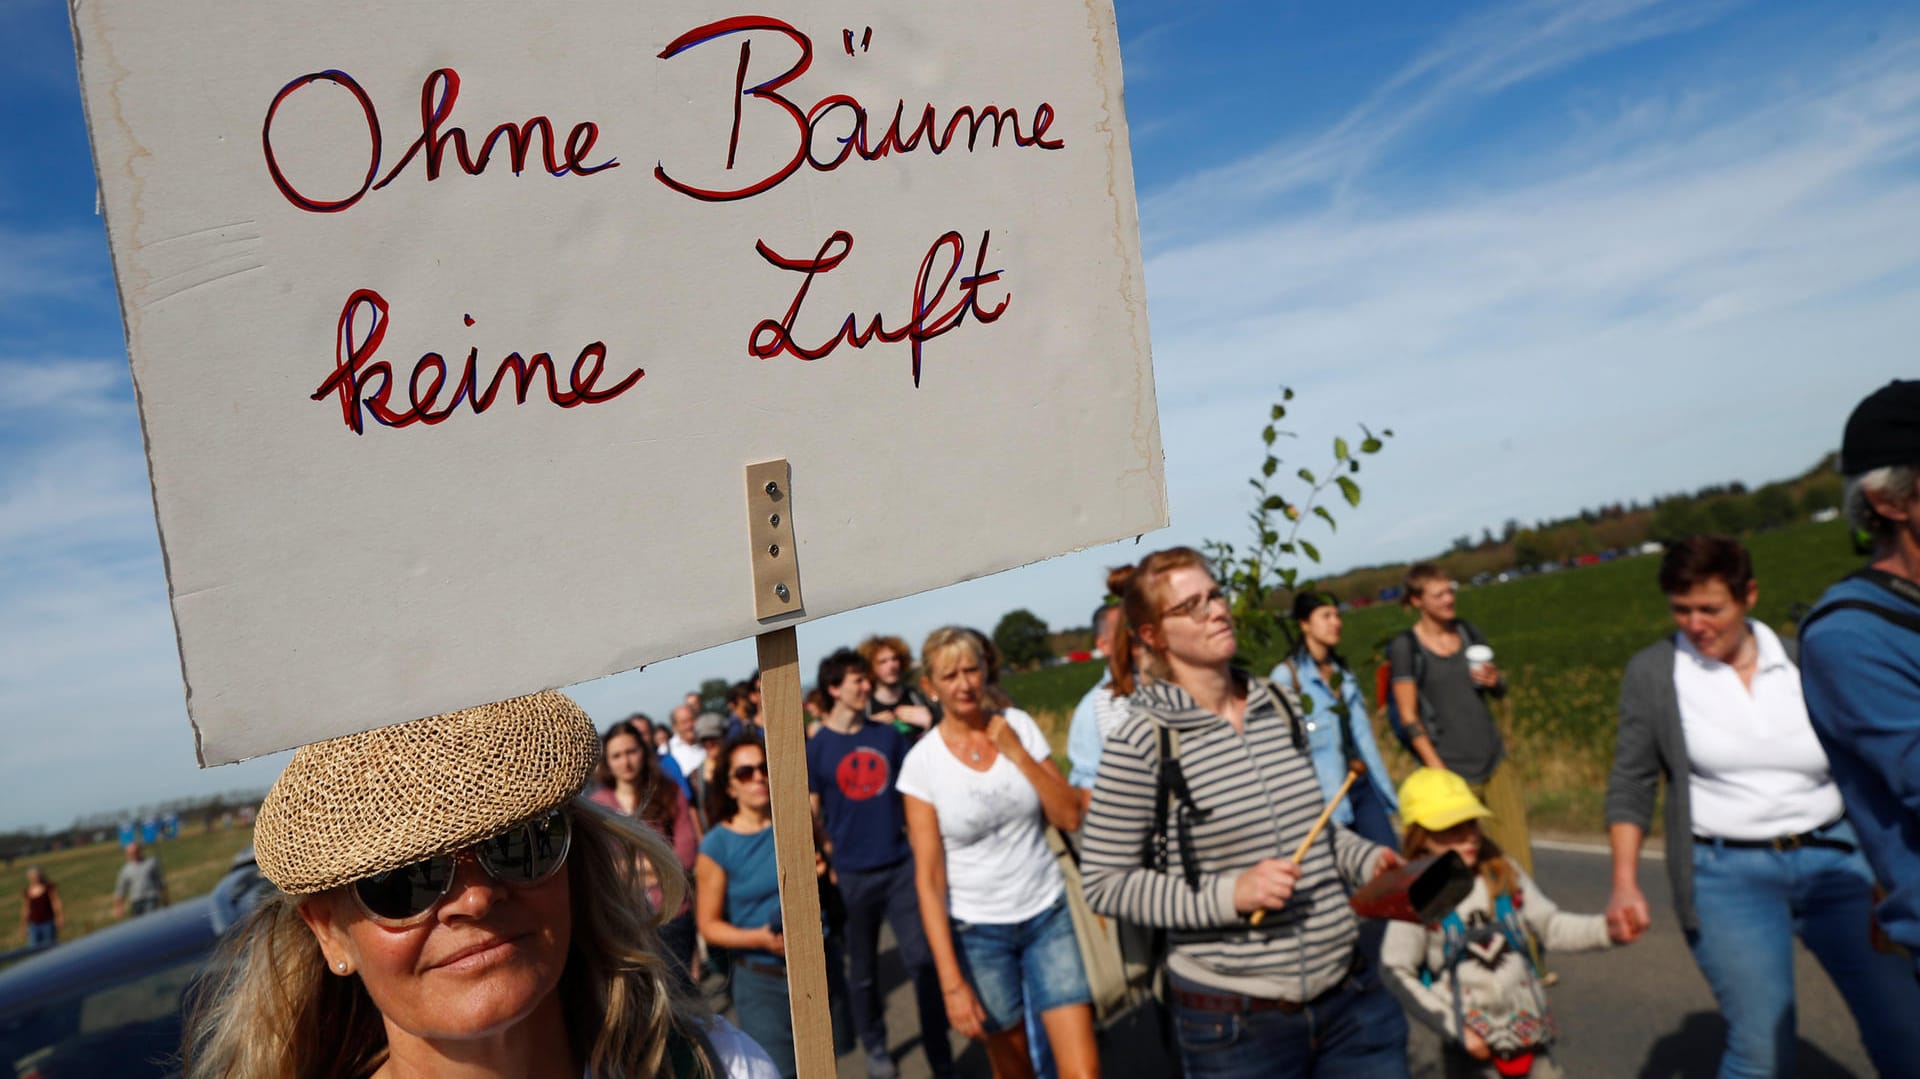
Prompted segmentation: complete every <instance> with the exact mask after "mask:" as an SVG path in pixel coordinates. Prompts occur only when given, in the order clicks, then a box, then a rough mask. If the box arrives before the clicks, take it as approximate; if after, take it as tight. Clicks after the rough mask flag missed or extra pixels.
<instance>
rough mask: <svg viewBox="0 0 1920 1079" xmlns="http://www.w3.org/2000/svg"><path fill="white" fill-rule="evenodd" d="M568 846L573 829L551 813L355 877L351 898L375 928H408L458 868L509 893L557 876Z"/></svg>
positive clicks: (562, 815)
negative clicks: (478, 873) (475, 871)
mask: <svg viewBox="0 0 1920 1079" xmlns="http://www.w3.org/2000/svg"><path fill="white" fill-rule="evenodd" d="M572 846H573V826H572V824H571V822H569V821H568V820H567V815H566V813H564V812H562V811H560V810H558V809H556V810H553V811H551V812H549V813H545V814H543V815H541V816H539V817H536V818H534V819H533V820H529V821H523V822H521V823H520V824H517V825H515V826H514V827H512V828H510V829H508V830H507V831H505V832H502V833H501V834H499V835H497V836H494V837H493V838H492V839H486V840H482V841H480V842H478V843H475V844H474V845H473V846H471V847H468V848H467V849H465V850H460V851H455V852H453V853H452V854H437V855H435V856H433V857H431V858H428V859H427V860H425V861H422V862H415V863H413V864H412V865H403V866H401V867H400V868H398V869H390V870H388V871H387V872H385V873H375V874H374V875H373V876H370V877H361V878H360V879H359V880H356V881H354V882H353V889H352V890H353V898H354V901H355V902H357V903H359V905H360V910H361V912H362V913H364V914H365V915H366V916H367V917H368V918H369V919H371V920H372V921H373V922H375V923H376V924H379V925H384V926H387V927H388V928H400V927H404V926H409V925H414V924H416V923H418V922H421V921H423V920H425V918H426V917H427V915H428V914H431V913H432V912H433V908H434V907H436V906H438V905H439V904H440V900H441V899H443V898H445V897H446V894H447V891H448V889H450V888H452V887H453V877H454V871H455V869H456V868H457V867H458V866H459V864H460V863H461V862H464V861H466V860H468V859H472V860H473V861H475V862H477V863H479V865H480V868H481V869H483V870H485V871H486V874H487V875H488V876H490V877H492V878H493V879H494V880H497V881H499V882H500V883H502V884H505V885H507V886H509V887H513V888H531V887H533V886H534V885H536V884H539V883H540V882H542V881H544V880H546V879H547V878H549V877H551V876H553V875H554V874H555V873H558V872H559V871H560V867H561V866H563V865H565V864H566V863H567V851H568V850H569V849H570V848H571V847H572Z"/></svg>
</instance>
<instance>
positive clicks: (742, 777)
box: [733, 761, 768, 783]
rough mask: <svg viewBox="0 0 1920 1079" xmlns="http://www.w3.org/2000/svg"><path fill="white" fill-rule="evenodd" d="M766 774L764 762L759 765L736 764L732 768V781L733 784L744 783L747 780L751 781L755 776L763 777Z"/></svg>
mask: <svg viewBox="0 0 1920 1079" xmlns="http://www.w3.org/2000/svg"><path fill="white" fill-rule="evenodd" d="M767 774H768V772H767V765H766V762H765V761H762V762H761V763H759V764H736V765H734V766H733V779H734V782H736V783H745V782H746V781H747V780H749V779H752V778H753V777H754V776H755V775H763V776H764V775H767Z"/></svg>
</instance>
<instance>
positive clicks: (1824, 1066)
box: [1640, 1012, 1854, 1079]
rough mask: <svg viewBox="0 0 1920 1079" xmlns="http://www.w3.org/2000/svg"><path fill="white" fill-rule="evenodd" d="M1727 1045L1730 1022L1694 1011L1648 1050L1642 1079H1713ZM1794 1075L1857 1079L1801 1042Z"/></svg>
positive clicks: (1824, 1055)
mask: <svg viewBox="0 0 1920 1079" xmlns="http://www.w3.org/2000/svg"><path fill="white" fill-rule="evenodd" d="M1726 1042H1727V1021H1726V1020H1725V1019H1722V1018H1720V1015H1719V1013H1718V1012H1694V1013H1693V1014H1691V1015H1689V1016H1687V1018H1686V1020H1685V1021H1684V1022H1682V1023H1681V1024H1680V1029H1679V1030H1676V1031H1674V1032H1673V1033H1671V1034H1668V1035H1666V1036H1664V1037H1662V1038H1661V1039H1660V1040H1659V1041H1657V1042H1654V1043H1653V1047H1652V1048H1651V1049H1649V1050H1647V1059H1646V1062H1645V1063H1643V1064H1641V1065H1640V1079H1695V1077H1699V1079H1712V1077H1713V1076H1714V1075H1716V1074H1717V1073H1718V1070H1719V1066H1720V1050H1721V1047H1722V1046H1724V1045H1726ZM1792 1074H1794V1075H1797V1076H1801V1077H1803V1079H1854V1074H1853V1072H1851V1071H1849V1070H1848V1069H1847V1068H1846V1066H1845V1065H1843V1064H1841V1063H1840V1062H1839V1061H1837V1060H1835V1059H1833V1058H1832V1057H1830V1056H1828V1055H1827V1054H1826V1053H1824V1052H1822V1051H1821V1050H1820V1048H1819V1047H1818V1046H1815V1045H1812V1044H1811V1043H1809V1042H1807V1041H1805V1040H1802V1041H1801V1042H1800V1048H1799V1059H1798V1061H1797V1064H1796V1066H1795V1067H1794V1068H1793V1069H1792Z"/></svg>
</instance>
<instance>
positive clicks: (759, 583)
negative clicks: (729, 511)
mask: <svg viewBox="0 0 1920 1079" xmlns="http://www.w3.org/2000/svg"><path fill="white" fill-rule="evenodd" d="M792 481H793V472H792V470H791V469H790V468H788V466H787V459H786V458H784V457H782V458H779V459H778V460H774V461H762V462H760V463H759V464H753V465H748V466H747V535H748V537H749V539H750V540H751V541H752V550H753V616H754V617H755V618H757V619H759V620H760V621H762V622H765V621H767V620H768V619H770V618H779V617H780V616H781V615H789V614H799V613H800V612H801V611H802V610H803V609H804V605H803V604H802V603H801V600H800V565H799V563H798V562H797V561H796V560H795V555H796V552H795V551H794V547H793V491H792V490H791V484H792Z"/></svg>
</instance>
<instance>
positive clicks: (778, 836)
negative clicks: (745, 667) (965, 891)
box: [754, 626, 837, 1079]
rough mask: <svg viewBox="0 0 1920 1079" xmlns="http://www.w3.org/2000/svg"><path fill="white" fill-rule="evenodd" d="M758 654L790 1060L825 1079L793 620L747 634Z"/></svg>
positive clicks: (829, 1035)
mask: <svg viewBox="0 0 1920 1079" xmlns="http://www.w3.org/2000/svg"><path fill="white" fill-rule="evenodd" d="M754 643H755V644H756V645H757V646H758V648H759V653H760V694H761V699H760V708H761V711H762V713H763V714H764V715H765V716H766V721H767V782H768V783H769V784H770V786H771V788H772V792H773V849H774V857H775V859H776V860H777V861H778V863H779V868H780V917H781V921H782V923H783V924H784V926H785V927H786V938H787V995H788V997H789V1004H790V1007H791V1011H792V1015H793V1059H794V1063H795V1064H796V1065H797V1066H798V1068H799V1074H800V1079H832V1077H833V1076H834V1075H835V1074H837V1072H836V1070H835V1066H834V1056H833V1022H832V1020H831V1019H830V1018H829V1016H828V1012H827V950H826V939H825V937H824V936H823V935H822V934H821V932H820V884H819V879H818V877H816V876H815V874H814V871H813V866H814V850H813V806H812V803H811V802H810V801H809V800H808V798H807V734H806V720H805V715H804V712H803V711H802V709H801V707H800V700H801V697H800V643H799V640H798V639H797V638H796V637H795V636H794V632H793V627H791V626H788V627H787V628H785V629H776V630H772V631H770V632H767V633H762V634H761V635H760V636H758V637H756V638H754Z"/></svg>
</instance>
